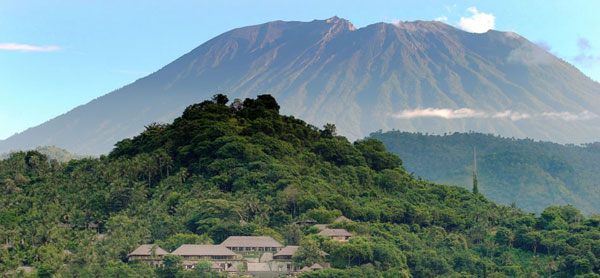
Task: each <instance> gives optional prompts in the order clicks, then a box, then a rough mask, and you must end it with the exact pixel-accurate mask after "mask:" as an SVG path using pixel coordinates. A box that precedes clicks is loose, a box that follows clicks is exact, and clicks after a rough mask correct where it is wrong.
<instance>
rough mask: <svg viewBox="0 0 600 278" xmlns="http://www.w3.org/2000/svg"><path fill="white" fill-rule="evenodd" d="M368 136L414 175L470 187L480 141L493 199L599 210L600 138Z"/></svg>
mask: <svg viewBox="0 0 600 278" xmlns="http://www.w3.org/2000/svg"><path fill="white" fill-rule="evenodd" d="M369 138H374V139H378V140H381V141H382V142H383V143H384V145H385V146H386V148H387V149H388V150H390V151H391V152H393V153H395V154H397V155H399V156H400V157H402V159H403V161H404V165H405V167H406V169H407V170H408V171H410V172H414V173H415V175H418V176H421V177H423V178H426V179H429V180H433V181H436V182H440V183H446V184H456V185H460V186H462V187H466V188H469V189H470V188H471V187H472V179H473V151H474V149H473V148H474V147H476V148H477V172H478V184H479V189H480V191H481V192H482V193H483V194H485V195H486V196H487V197H488V198H489V199H490V200H493V201H495V202H498V203H501V204H506V205H509V204H511V203H513V202H514V203H515V204H516V205H517V206H518V207H520V208H523V209H525V210H527V211H531V212H538V213H539V212H542V211H543V210H544V208H546V207H548V206H553V205H567V204H571V205H574V206H576V207H578V208H579V209H581V210H582V211H583V212H584V213H586V214H590V213H600V204H598V201H597V200H598V199H599V198H600V191H598V188H600V182H599V181H600V172H598V169H600V143H594V144H586V145H583V146H576V145H561V144H556V143H550V142H539V141H534V140H531V139H514V138H503V137H498V136H494V135H490V134H481V133H454V134H447V135H443V136H439V135H426V134H422V133H409V132H400V131H390V132H384V133H382V132H376V133H372V134H371V135H370V136H369Z"/></svg>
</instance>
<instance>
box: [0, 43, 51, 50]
mask: <svg viewBox="0 0 600 278" xmlns="http://www.w3.org/2000/svg"><path fill="white" fill-rule="evenodd" d="M61 49H62V48H60V47H58V46H55V45H50V46H34V45H28V44H18V43H0V50H17V51H41V52H48V51H58V50H61Z"/></svg>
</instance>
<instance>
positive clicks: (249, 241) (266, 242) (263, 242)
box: [221, 236, 283, 248]
mask: <svg viewBox="0 0 600 278" xmlns="http://www.w3.org/2000/svg"><path fill="white" fill-rule="evenodd" d="M221 245H223V246H226V247H277V248H281V247H283V245H282V244H281V243H279V242H277V241H276V240H274V239H273V238H272V237H270V236H230V237H228V238H227V239H226V240H225V241H223V242H222V243H221Z"/></svg>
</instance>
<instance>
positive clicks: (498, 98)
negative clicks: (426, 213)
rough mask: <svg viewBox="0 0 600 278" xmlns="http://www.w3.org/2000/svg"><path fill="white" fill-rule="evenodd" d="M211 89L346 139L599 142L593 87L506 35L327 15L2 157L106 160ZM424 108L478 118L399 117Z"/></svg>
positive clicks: (86, 114) (121, 93)
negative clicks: (43, 150)
mask: <svg viewBox="0 0 600 278" xmlns="http://www.w3.org/2000/svg"><path fill="white" fill-rule="evenodd" d="M216 93H226V94H228V95H229V96H230V97H231V98H245V97H247V96H255V95H257V94H263V93H269V94H272V95H274V96H276V97H277V99H278V100H279V101H280V103H281V106H282V111H283V112H284V113H286V114H291V115H294V116H297V117H301V118H303V119H305V120H306V121H307V122H309V123H312V124H314V125H316V126H322V125H323V124H325V123H327V122H330V123H335V124H336V125H337V127H338V129H339V131H340V133H341V134H343V135H345V136H348V137H349V138H350V139H351V140H354V139H357V138H363V137H364V136H365V135H367V134H369V133H370V132H373V131H376V130H378V129H383V130H389V129H392V128H396V129H401V130H408V131H422V132H436V133H443V132H446V131H468V130H477V131H481V132H492V133H495V134H501V135H504V136H509V137H510V136H516V137H525V136H527V137H533V138H537V139H544V140H551V141H554V142H591V141H597V140H598V139H599V137H598V136H599V134H600V125H599V124H598V121H597V115H600V84H598V83H596V82H594V81H592V80H590V79H589V78H587V77H586V76H585V75H583V74H582V73H581V72H580V71H579V70H577V69H576V68H575V67H573V66H571V65H570V64H568V63H566V62H565V61H562V60H560V59H558V58H556V57H554V56H552V55H551V54H549V53H547V52H546V51H544V50H543V49H541V48H540V47H538V46H536V45H535V44H533V43H531V42H529V41H528V40H526V39H525V38H523V37H520V36H519V35H517V34H515V33H512V32H499V31H488V32H487V33H484V34H473V33H467V32H464V31H462V30H459V29H456V28H454V27H452V26H449V25H446V24H444V23H440V22H426V21H415V22H402V23H398V24H386V23H377V24H372V25H369V26H366V27H364V28H360V29H356V28H355V27H354V26H352V24H351V23H350V22H349V21H347V20H344V19H340V18H337V17H333V18H330V19H327V20H315V21H311V22H283V21H274V22H269V23H265V24H261V25H255V26H248V27H243V28H239V29H235V30H232V31H229V32H226V33H224V34H222V35H220V36H217V37H215V38H214V39H211V40H209V41H207V42H206V43H204V44H202V45H200V46H199V47H197V48H196V49H194V50H192V51H191V52H189V53H187V54H185V55H183V56H182V57H180V58H179V59H177V60H175V61H174V62H172V63H170V64H168V65H166V66H165V67H164V68H162V69H160V70H158V71H157V72H155V73H153V74H150V75H149V76H147V77H144V78H142V79H140V80H137V81H136V82H134V83H132V84H130V85H127V86H125V87H123V88H121V89H118V90H116V91H114V92H111V93H109V94H107V95H105V96H103V97H100V98H98V99H96V100H93V101H91V102H90V103H88V104H85V105H82V106H80V107H77V108H75V109H73V110H72V111H69V112H68V113H66V114H64V115H61V116H59V117H57V118H55V119H52V120H50V121H48V122H46V123H44V124H42V125H39V126H37V127H33V128H31V129H29V130H27V131H24V132H23V133H20V134H17V135H14V136H12V137H10V138H8V139H7V140H4V141H0V152H8V151H9V150H13V149H23V148H34V147H36V146H39V145H56V146H58V147H61V148H65V149H67V150H69V151H71V152H74V153H79V154H101V153H107V152H108V151H109V150H110V149H111V148H112V147H113V145H114V143H115V142H117V141H118V140H121V139H123V138H128V137H131V136H134V135H135V134H137V133H139V132H141V131H142V130H143V129H144V126H146V125H149V124H151V123H153V122H170V121H171V120H172V119H174V118H175V117H176V116H177V115H179V114H180V113H181V112H182V111H183V109H184V108H185V107H186V106H188V105H189V104H191V103H195V102H199V101H201V100H203V99H205V98H207V97H210V96H212V95H213V94H216ZM427 108H431V109H442V108H445V109H472V110H474V111H475V112H476V113H475V114H474V115H471V116H472V117H467V118H453V119H440V118H436V117H434V118H428V117H416V118H412V117H408V118H407V117H398V115H399V113H400V115H403V114H402V113H401V112H402V111H405V110H411V109H427ZM508 110H510V111H508ZM525 114H526V117H524V116H523V115H525Z"/></svg>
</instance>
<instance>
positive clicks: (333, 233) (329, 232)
mask: <svg viewBox="0 0 600 278" xmlns="http://www.w3.org/2000/svg"><path fill="white" fill-rule="evenodd" d="M317 235H320V236H352V234H351V233H350V232H348V231H346V229H325V230H323V231H321V232H320V233H318V234H317Z"/></svg>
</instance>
